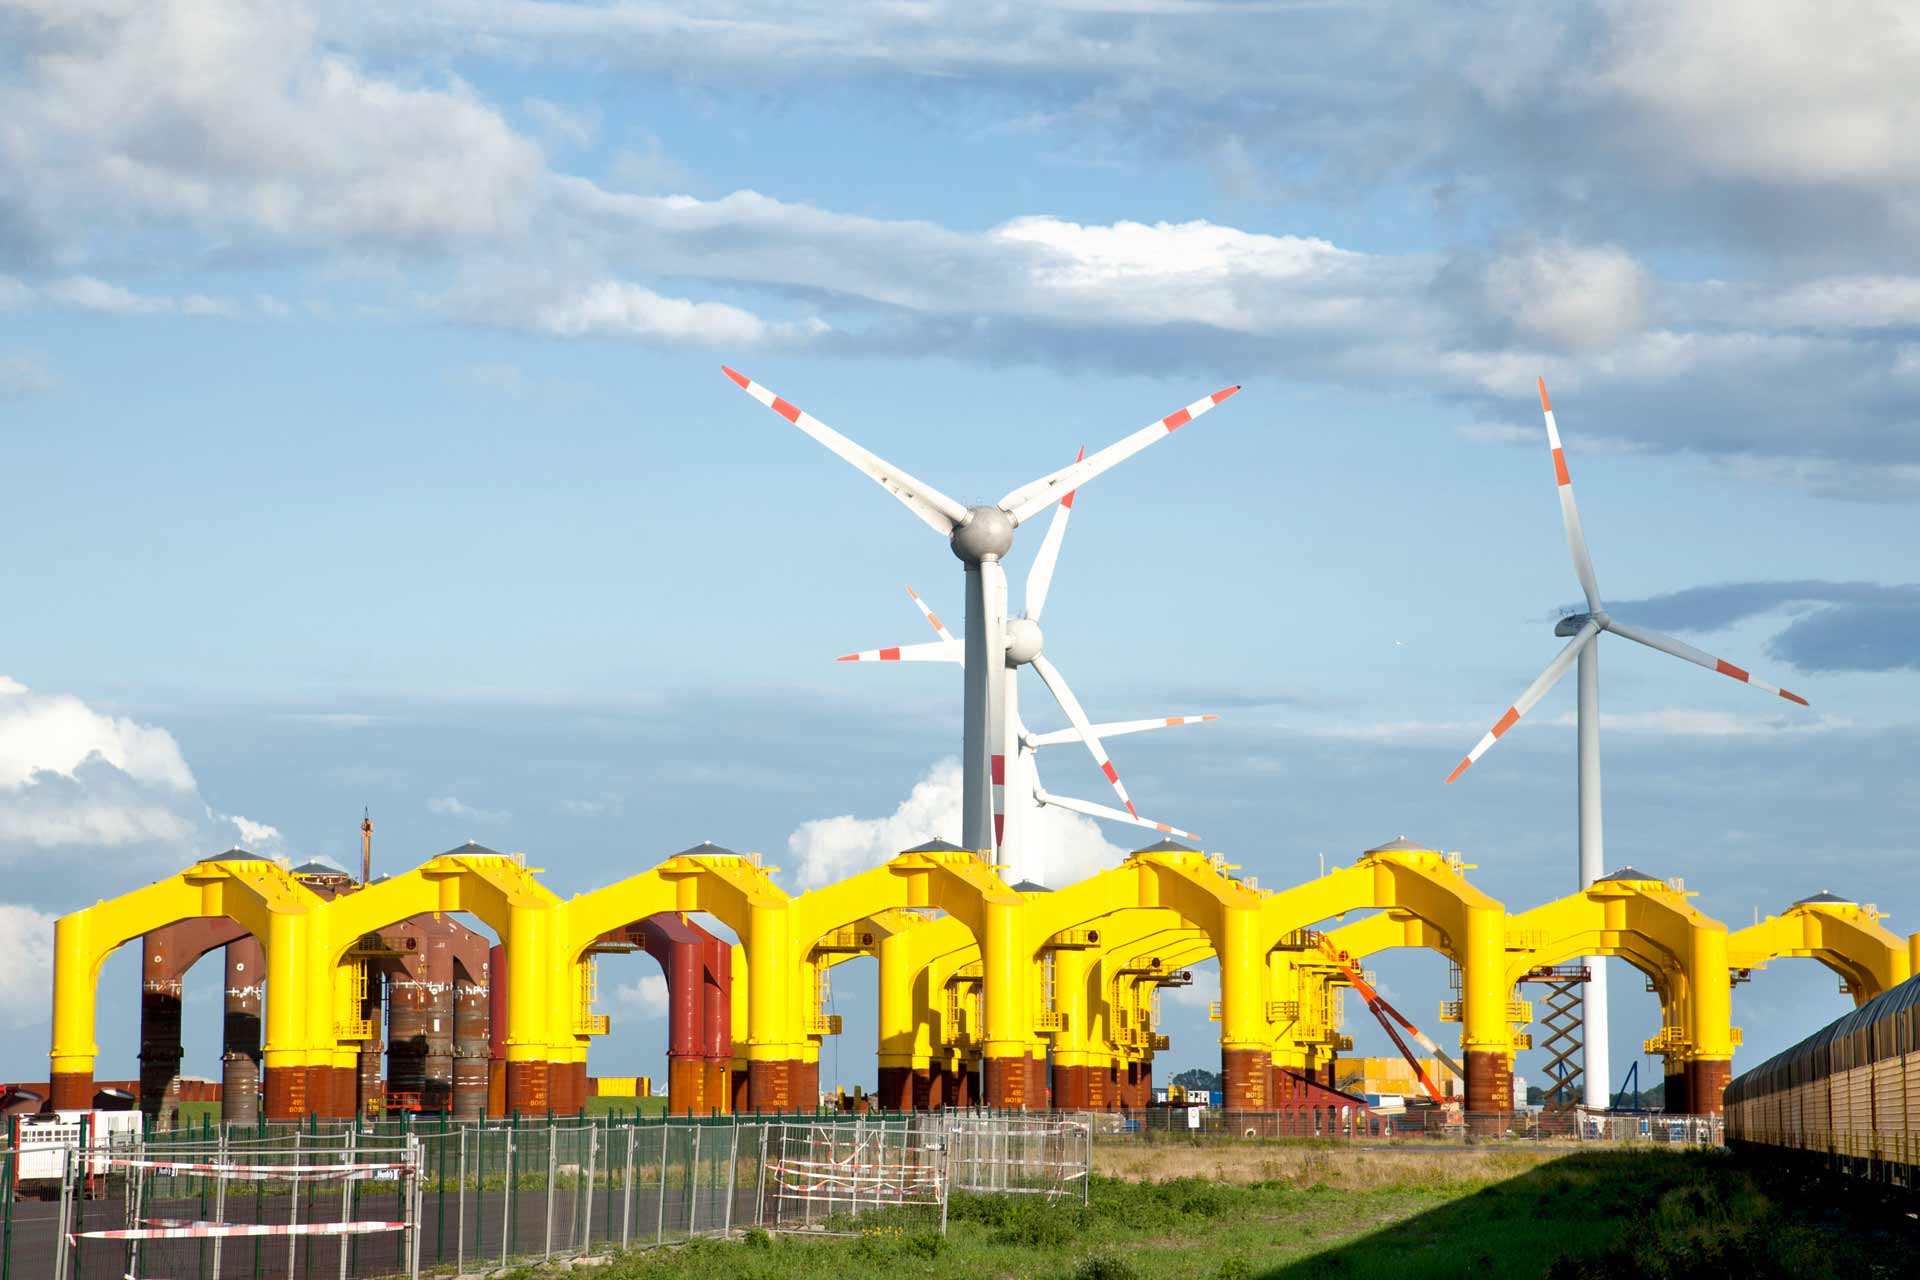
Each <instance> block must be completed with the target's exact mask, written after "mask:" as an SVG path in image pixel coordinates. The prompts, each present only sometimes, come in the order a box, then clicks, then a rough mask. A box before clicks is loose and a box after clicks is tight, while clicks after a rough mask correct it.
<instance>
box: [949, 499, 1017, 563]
mask: <svg viewBox="0 0 1920 1280" xmlns="http://www.w3.org/2000/svg"><path fill="white" fill-rule="evenodd" d="M947 545H948V546H950V547H952V548H953V554H954V555H956V556H958V557H960V561H961V563H963V564H979V563H980V562H981V561H982V560H998V559H1000V557H1002V556H1004V555H1006V554H1007V552H1009V551H1011V550H1012V549H1013V517H1012V516H1009V515H1008V514H1007V513H1006V512H1004V511H1002V510H1001V509H1000V508H998V507H986V506H981V507H970V508H968V510H967V520H966V523H965V524H962V525H960V526H959V527H958V528H956V529H955V530H954V531H953V534H952V536H951V537H949V538H948V539H947Z"/></svg>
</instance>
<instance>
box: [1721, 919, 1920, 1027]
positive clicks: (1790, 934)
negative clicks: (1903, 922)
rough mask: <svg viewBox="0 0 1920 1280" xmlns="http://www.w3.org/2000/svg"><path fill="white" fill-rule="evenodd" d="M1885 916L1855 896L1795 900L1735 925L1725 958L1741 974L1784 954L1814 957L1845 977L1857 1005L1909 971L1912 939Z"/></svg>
mask: <svg viewBox="0 0 1920 1280" xmlns="http://www.w3.org/2000/svg"><path fill="white" fill-rule="evenodd" d="M1885 918H1886V917H1885V916H1884V915H1883V914H1882V913H1880V912H1879V911H1876V910H1874V909H1873V908H1872V907H1870V906H1861V905H1860V904H1859V903H1856V902H1841V901H1838V900H1834V901H1822V900H1820V899H1818V898H1811V899H1808V900H1807V901H1805V902H1796V903H1794V904H1793V905H1792V906H1791V907H1788V908H1787V909H1786V911H1784V912H1782V913H1781V914H1780V915H1777V916H1768V917H1767V918H1766V919H1764V920H1762V921H1760V923H1758V924H1754V925H1749V926H1748V927H1746V928H1745V929H1740V930H1736V931H1735V932H1734V933H1733V935H1732V936H1731V937H1729V938H1728V939H1727V963H1728V964H1729V965H1730V966H1732V967H1733V969H1734V970H1736V971H1737V972H1739V973H1741V974H1742V975H1744V974H1746V973H1750V972H1752V971H1753V970H1755V969H1764V968H1766V966H1767V961H1769V960H1773V959H1777V958H1780V957H1784V956H1800V957H1806V958H1809V959H1813V960H1818V961H1819V962H1820V963H1821V964H1823V965H1825V966H1827V968H1829V969H1831V970H1833V971H1834V972H1835V973H1837V974H1839V975H1840V977H1841V978H1842V979H1843V980H1845V982H1846V984H1847V985H1846V991H1847V994H1848V995H1850V996H1852V997H1853V1003H1854V1005H1855V1006H1856V1007H1858V1006H1860V1005H1863V1004H1865V1003H1866V1002H1867V1001H1869V1000H1871V999H1873V998H1874V997H1875V996H1877V995H1879V994H1880V993H1881V992H1883V991H1885V990H1887V989H1888V988H1889V987H1893V986H1898V985H1899V984H1900V983H1902V982H1905V981H1906V980H1907V979H1908V978H1910V977H1912V976H1913V956H1912V953H1911V952H1910V951H1909V943H1910V941H1920V934H1915V935H1914V939H1912V940H1909V939H1905V938H1902V937H1900V936H1899V935H1898V934H1896V933H1894V932H1892V931H1891V930H1889V929H1886V928H1884V927H1883V926H1882V925H1881V924H1880V922H1881V921H1882V920H1883V919H1885Z"/></svg>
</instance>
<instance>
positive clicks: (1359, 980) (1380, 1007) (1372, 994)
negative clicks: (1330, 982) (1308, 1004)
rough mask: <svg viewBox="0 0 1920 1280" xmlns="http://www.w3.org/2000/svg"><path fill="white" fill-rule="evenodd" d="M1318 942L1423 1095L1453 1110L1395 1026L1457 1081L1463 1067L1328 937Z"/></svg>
mask: <svg viewBox="0 0 1920 1280" xmlns="http://www.w3.org/2000/svg"><path fill="white" fill-rule="evenodd" d="M1319 942H1320V950H1321V951H1322V952H1323V953H1325V955H1326V957H1327V959H1328V960H1330V961H1332V962H1333V964H1334V966H1335V967H1336V968H1338V969H1339V970H1340V972H1341V973H1342V974H1343V975H1345V977H1346V979H1347V982H1348V984H1349V985H1350V986H1352V988H1353V989H1354V990H1355V991H1357V992H1359V993H1360V998H1361V999H1362V1000H1364V1001H1366V1002H1367V1012H1368V1013H1371V1014H1372V1015H1373V1016H1374V1018H1375V1019H1376V1020H1377V1021H1378V1022H1379V1023H1380V1028H1381V1030H1383V1031H1385V1032H1386V1033H1387V1038H1388V1039H1389V1040H1392V1041H1393V1044H1394V1047H1395V1048H1397V1049H1399V1050H1400V1056H1401V1057H1403V1058H1405V1059H1406V1060H1407V1065H1408V1066H1409V1067H1411V1068H1413V1077H1414V1079H1415V1080H1418V1081H1419V1082H1420V1088H1421V1091H1422V1092H1424V1093H1425V1094H1426V1095H1427V1098H1428V1100H1429V1101H1431V1102H1432V1103H1433V1105H1434V1106H1436V1107H1440V1108H1442V1109H1446V1108H1449V1107H1451V1106H1453V1105H1454V1104H1452V1103H1450V1102H1448V1101H1447V1098H1446V1096H1445V1095H1444V1094H1442V1093H1441V1092H1440V1090H1439V1089H1438V1088H1437V1087H1436V1086H1435V1085H1434V1083H1433V1078H1432V1077H1431V1076H1429V1075H1428V1074H1427V1069H1426V1068H1425V1067H1424V1066H1422V1065H1421V1063H1420V1059H1419V1057H1418V1056H1417V1055H1416V1054H1415V1053H1414V1052H1413V1050H1412V1049H1409V1048H1408V1047H1407V1042H1406V1041H1405V1040H1404V1039H1403V1038H1401V1035H1400V1031H1399V1030H1396V1029H1395V1026H1394V1024H1395V1023H1398V1024H1399V1026H1400V1028H1401V1029H1404V1030H1405V1031H1406V1032H1407V1034H1408V1035H1411V1036H1412V1037H1413V1038H1414V1039H1415V1040H1417V1041H1418V1042H1419V1043H1420V1047H1421V1048H1423V1049H1425V1050H1426V1051H1427V1052H1428V1053H1430V1054H1432V1055H1433V1056H1434V1057H1436V1058H1438V1059H1439V1060H1440V1061H1441V1062H1444V1063H1445V1064H1446V1066H1447V1070H1449V1071H1451V1072H1453V1074H1454V1076H1455V1077H1456V1078H1458V1079H1462V1080H1464V1079H1465V1078H1466V1073H1465V1072H1463V1071H1461V1070H1460V1064H1459V1063H1457V1062H1455V1061H1454V1060H1453V1059H1452V1058H1450V1057H1448V1056H1447V1054H1446V1052H1445V1051H1444V1050H1442V1049H1441V1048H1440V1046H1439V1045H1437V1044H1435V1043H1434V1042H1433V1040H1432V1039H1431V1038H1430V1037H1429V1036H1428V1035H1427V1034H1426V1033H1425V1032H1424V1031H1422V1030H1420V1028H1418V1027H1416V1026H1414V1025H1413V1024H1412V1023H1411V1022H1409V1021H1407V1019H1406V1018H1405V1017H1403V1016H1402V1015H1401V1013H1400V1011H1399V1010H1398V1009H1396V1008H1394V1007H1393V1006H1392V1005H1390V1004H1388V1003H1387V1000H1386V997H1385V996H1383V995H1381V994H1380V993H1379V992H1378V991H1376V990H1374V988H1373V984H1372V983H1371V982H1368V981H1367V979H1366V975H1364V974H1363V973H1361V971H1360V969H1359V967H1358V966H1356V965H1355V964H1354V963H1353V961H1352V960H1351V959H1350V958H1349V957H1348V955H1347V953H1346V952H1344V951H1342V950H1340V949H1339V948H1338V947H1336V946H1334V945H1333V943H1332V942H1330V941H1328V940H1327V936H1326V935H1325V934H1321V935H1320V937H1319Z"/></svg>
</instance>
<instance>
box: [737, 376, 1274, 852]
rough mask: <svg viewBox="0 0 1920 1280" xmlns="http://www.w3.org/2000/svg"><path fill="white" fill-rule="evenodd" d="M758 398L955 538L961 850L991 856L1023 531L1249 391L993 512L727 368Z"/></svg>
mask: <svg viewBox="0 0 1920 1280" xmlns="http://www.w3.org/2000/svg"><path fill="white" fill-rule="evenodd" d="M721 369H722V371H723V372H725V373H726V375H727V376H728V377H729V378H731V379H733V381H734V382H735V383H736V384H737V385H738V386H739V387H740V388H741V389H742V390H743V391H745V392H746V393H747V394H748V395H750V396H752V397H753V398H754V399H755V400H758V401H759V402H760V403H761V404H764V405H766V406H767V407H768V408H769V409H771V410H773V411H774V412H775V413H777V414H779V415H780V416H781V417H783V418H785V419H786V420H787V421H788V422H790V423H792V424H793V425H794V426H795V427H798V428H799V429H800V430H801V431H803V432H805V433H806V434H807V435H809V436H812V437H813V438H814V439H815V440H817V441H819V442H820V443H821V444H823V445H825V446H826V447H827V448H828V449H829V450H831V451H832V452H833V453H835V454H836V455H838V456H839V457H840V458H841V459H842V460H843V461H845V462H846V463H848V464H849V465H850V466H852V467H854V468H855V469H856V470H858V471H860V472H861V473H862V474H863V475H865V476H866V477H867V478H868V479H870V480H872V481H873V482H874V483H876V484H878V485H879V486H880V487H881V488H883V489H885V490H886V491H887V492H888V493H891V494H892V495H893V496H894V497H895V498H897V499H899V500H900V502H901V503H902V504H903V505H904V506H906V508H907V509H908V510H909V511H911V512H913V514H914V515H916V516H918V517H919V518H920V519H921V521H922V522H924V523H925V524H926V525H927V526H928V527H929V528H931V529H932V530H933V531H934V532H935V533H938V534H940V535H941V536H942V537H944V538H946V539H947V544H948V545H949V546H950V547H951V548H952V549H953V554H954V555H955V556H957V557H958V558H959V560H960V563H961V565H962V566H964V568H965V570H966V583H967V617H966V644H965V648H966V684H965V698H964V712H965V714H964V718H963V722H962V723H963V728H962V733H961V755H960V762H961V764H960V771H961V792H962V795H961V806H960V811H961V818H960V843H961V844H962V845H964V846H965V847H966V848H969V849H973V850H976V851H979V852H983V853H987V854H991V853H992V852H993V850H994V848H995V844H994V831H993V810H994V805H993V787H994V782H995V779H996V777H1004V775H1005V769H1006V762H1007V760H1008V759H1009V758H1016V759H1017V758H1018V755H1019V742H1018V738H1017V734H1018V732H1019V731H1018V728H1017V725H1016V724H1015V723H1014V720H1013V717H1009V716H1007V715H1006V714H1005V706H1004V682H1003V681H1001V680H997V679H993V678H991V677H992V673H996V672H999V671H1000V670H1001V669H1002V668H1003V667H1004V666H1005V665H1006V651H1007V575H1006V571H1005V570H1004V569H1003V568H1002V567H1001V560H1002V558H1003V557H1005V555H1006V554H1007V552H1008V551H1010V550H1012V548H1013V535H1014V530H1016V529H1017V528H1019V527H1020V525H1021V524H1022V523H1024V522H1025V521H1027V520H1030V519H1032V518H1033V517H1034V516H1036V515H1039V514H1040V513H1041V512H1043V511H1045V510H1046V509H1047V508H1048V507H1050V506H1052V505H1053V504H1054V503H1055V502H1056V501H1058V500H1059V499H1060V498H1061V497H1062V496H1063V495H1065V494H1067V493H1068V492H1070V491H1072V490H1074V489H1077V488H1079V487H1080V486H1081V485H1083V484H1085V483H1086V482H1087V481H1089V480H1092V479H1093V478H1094V477H1095V476H1098V475H1100V474H1101V473H1103V472H1105V471H1108V470H1110V469H1111V468H1113V467H1116V466H1118V465H1119V464H1120V463H1122V462H1125V461H1126V460H1127V459H1128V458H1131V457H1132V456H1133V455H1134V454H1136V453H1139V452H1140V451H1141V450H1142V449H1145V448H1146V447H1147V446H1148V445H1150V444H1153V443H1155V442H1156V441H1158V440H1160V439H1162V438H1164V437H1166V436H1168V435H1171V434H1172V433H1173V432H1174V431H1176V430H1178V429H1179V428H1181V427H1183V426H1185V425H1186V424H1187V423H1189V422H1191V421H1193V420H1194V419H1195V418H1198V417H1199V416H1200V415H1201V414H1203V413H1206V412H1208V411H1209V410H1211V409H1212V408H1213V407H1214V406H1215V405H1217V404H1219V403H1220V402H1221V401H1223V400H1225V399H1227V398H1228V397H1229V396H1231V395H1233V394H1234V393H1235V392H1236V391H1238V390H1240V388H1239V387H1238V386H1232V387H1228V388H1226V389H1225V390H1223V391H1216V392H1214V393H1213V394H1212V395H1210V396H1207V397H1205V398H1204V399H1200V400H1196V401H1194V402H1193V403H1192V404H1190V405H1188V406H1187V407H1186V408H1184V409H1180V410H1177V411H1175V412H1173V413H1170V414H1168V415H1167V416H1166V417H1164V418H1161V419H1159V420H1157V421H1155V422H1151V423H1149V424H1148V425H1146V426H1144V427H1142V428H1140V429H1139V430H1138V431H1135V432H1134V433H1133V434H1131V435H1129V436H1126V437H1124V438H1122V439H1120V440H1118V441H1116V442H1114V443H1113V444H1110V445H1108V446H1107V447H1106V448H1104V449H1102V450H1100V451H1099V452H1098V453H1096V454H1094V455H1093V456H1092V457H1090V458H1083V459H1081V460H1079V461H1077V462H1074V463H1072V464H1071V465H1069V466H1065V467H1062V468H1060V469H1059V470H1058V471H1054V472H1050V473H1049V474H1047V475H1044V476H1041V477H1040V478H1039V479H1038V480H1034V481H1032V482H1030V483H1028V484H1024V485H1021V486H1020V487H1019V488H1017V489H1014V490H1013V491H1012V492H1010V493H1008V494H1007V496H1006V497H1004V498H1002V499H1000V501H999V502H997V503H994V504H993V505H991V506H989V505H985V504H982V505H980V506H977V507H968V506H965V505H963V504H961V503H959V502H956V501H954V500H953V499H952V498H949V497H948V496H947V495H946V494H944V493H941V492H940V491H939V490H938V489H935V488H934V487H933V486H932V485H929V484H926V483H925V482H923V481H921V480H918V479H916V478H915V477H913V476H911V475H909V474H907V473H906V472H905V471H902V470H901V469H900V468H898V467H896V466H894V465H893V464H892V463H890V462H888V461H887V460H886V459H884V458H881V457H879V456H878V455H876V454H874V453H871V452H869V451H868V450H866V449H863V448H861V447H860V446H859V445H857V444H855V443H854V442H853V441H851V440H849V439H847V438H846V437H845V436H843V435H841V434H840V433H839V432H837V431H835V430H834V429H833V428H832V427H829V426H828V425H827V424H826V423H824V422H821V421H820V420H819V419H818V418H816V417H814V416H813V415H812V414H810V413H807V412H806V411H804V410H802V409H801V408H800V407H799V406H797V405H794V404H791V403H789V402H788V401H786V400H783V399H781V398H780V397H779V396H777V395H775V394H774V393H773V392H772V391H769V390H768V389H767V388H765V387H763V386H761V385H760V384H759V383H757V382H755V381H753V380H752V379H751V378H749V377H747V376H746V375H745V374H742V373H736V372H735V371H734V370H732V369H730V368H727V367H726V366H725V365H722V366H721Z"/></svg>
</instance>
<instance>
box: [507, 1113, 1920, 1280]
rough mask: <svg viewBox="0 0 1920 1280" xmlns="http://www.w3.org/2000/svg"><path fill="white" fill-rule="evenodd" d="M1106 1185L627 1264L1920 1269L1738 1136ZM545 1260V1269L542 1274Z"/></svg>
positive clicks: (1130, 1159)
mask: <svg viewBox="0 0 1920 1280" xmlns="http://www.w3.org/2000/svg"><path fill="white" fill-rule="evenodd" d="M1098 1165H1099V1167H1100V1170H1101V1171H1100V1173H1099V1174H1098V1175H1097V1176H1096V1178H1095V1181H1094V1183H1093V1186H1092V1196H1091V1203H1089V1204H1088V1205H1086V1206H1081V1205H1079V1204H1077V1203H1076V1204H1063V1205H1054V1206H1047V1205H1042V1204H1037V1203H1034V1202H1031V1201H1024V1200H1020V1199H1017V1198H1004V1197H999V1198H995V1197H956V1198H955V1199H954V1201H953V1202H952V1204H951V1206H950V1220H949V1229H948V1233H947V1235H946V1236H945V1237H941V1236H940V1235H938V1234H937V1233H935V1232H932V1231H926V1230H915V1229H911V1228H908V1229H902V1228H899V1227H892V1226H888V1225H886V1224H884V1223H881V1222H869V1223H868V1224H867V1227H866V1229H865V1231H864V1232H862V1234H859V1235H857V1236H855V1237H853V1238H850V1239H849V1238H840V1239H831V1240H828V1239H801V1238H796V1237H790V1236H789V1237H777V1238H769V1237H767V1236H766V1235H764V1234H762V1233H758V1232H755V1233H753V1234H752V1235H750V1236H749V1237H748V1238H747V1239H746V1240H744V1241H729V1242H718V1241H703V1242H699V1243H696V1244H694V1245H691V1246H688V1247H686V1248H680V1249H669V1250H663V1251H659V1252H655V1253H651V1254H636V1255H631V1256H629V1257H627V1258H624V1259H621V1260H619V1261H617V1262H616V1263H615V1264H614V1265H613V1266H612V1267H610V1268H608V1269H605V1270H599V1271H596V1272H594V1273H593V1274H595V1275H597V1276H602V1277H605V1278H606V1280H666V1277H669V1276H671V1277H676V1278H682V1277H684V1278H687V1280H908V1278H910V1277H926V1278H928V1280H946V1278H949V1277H954V1278H957V1277H994V1278H1001V1277H1004V1278H1006V1280H1016V1278H1028V1277H1031V1278H1033V1280H1161V1278H1166V1280H1172V1278H1174V1277H1180V1278H1182V1280H1184V1278H1186V1277H1196V1278H1198V1280H1253V1278H1254V1277H1271V1278H1274V1280H1295V1278H1299V1280H1306V1278H1307V1277H1313V1278H1314V1280H1323V1278H1328V1277H1335V1278H1337V1277H1355V1278H1366V1280H1371V1278H1372V1277H1382V1278H1383V1280H1395V1278H1402V1277H1404V1278H1405V1280H1414V1278H1416V1277H1418V1278H1420V1280H1428V1278H1436V1280H1438V1278H1444V1277H1472V1278H1473V1280H1494V1278H1496V1277H1530V1278H1531V1277H1540V1278H1544V1280H1601V1278H1603V1277H1604V1278H1605V1280H1615V1278H1621V1277H1624V1278H1632V1277H1678V1276H1718V1275H1737V1276H1739V1277H1741V1278H1742V1280H1766V1278H1769V1277H1789V1276H1791V1277H1812V1278H1818V1277H1834V1278H1835V1280H1840V1278H1841V1277H1845V1278H1846V1280H1870V1278H1873V1277H1882V1276H1885V1277H1892V1276H1908V1275H1912V1274H1915V1268H1914V1263H1913V1261H1912V1259H1913V1258H1915V1257H1916V1256H1920V1254H1917V1253H1916V1252H1915V1251H1916V1250H1920V1226H1917V1224H1916V1223H1915V1221H1914V1220H1913V1219H1912V1218H1910V1217H1908V1216H1907V1214H1906V1213H1905V1212H1904V1211H1903V1210H1902V1209H1901V1208H1898V1207H1890V1206H1889V1205H1888V1204H1887V1203H1886V1202H1884V1201H1881V1200H1879V1199H1877V1198H1873V1197H1868V1196H1865V1195H1861V1194H1857V1193H1855V1192H1853V1190H1852V1189H1840V1190H1836V1189H1832V1188H1823V1187H1817V1186H1814V1187H1809V1186H1807V1185H1804V1184H1802V1183H1800V1182H1797V1181H1786V1180H1782V1179H1781V1178H1779V1177H1778V1176H1776V1175H1771V1174H1766V1173H1758V1172H1755V1171H1752V1170H1749V1169H1748V1168H1746V1167H1745V1166H1743V1165H1741V1164H1739V1163H1737V1162H1736V1161H1735V1160H1734V1159H1733V1158H1732V1157H1730V1156H1727V1155H1725V1154H1722V1153H1717V1152H1668V1151H1628V1150H1605V1151H1601V1150H1591V1149H1589V1150H1584V1151H1577V1152H1572V1153H1568V1154H1563V1155H1562V1154H1554V1153H1550V1152H1543V1151H1540V1150H1535V1149H1512V1148H1472V1149H1464V1150H1459V1149H1436V1148H1431V1147H1421V1146H1417V1145H1413V1146H1406V1147H1391V1146H1390V1147H1354V1146H1331V1145H1323V1144H1313V1143H1262V1144H1251V1143H1249V1144H1223V1145H1218V1146H1211V1147H1208V1146H1194V1147H1184V1146H1171V1145H1169V1146H1152V1147H1140V1148H1127V1147H1115V1148H1106V1149H1103V1150H1101V1151H1100V1153H1099V1158H1098ZM527 1274H529V1275H534V1274H538V1273H537V1272H528V1273H527Z"/></svg>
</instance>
